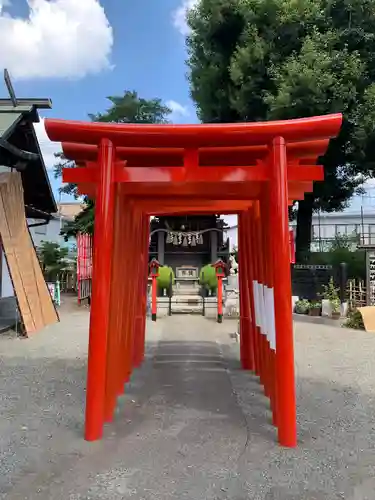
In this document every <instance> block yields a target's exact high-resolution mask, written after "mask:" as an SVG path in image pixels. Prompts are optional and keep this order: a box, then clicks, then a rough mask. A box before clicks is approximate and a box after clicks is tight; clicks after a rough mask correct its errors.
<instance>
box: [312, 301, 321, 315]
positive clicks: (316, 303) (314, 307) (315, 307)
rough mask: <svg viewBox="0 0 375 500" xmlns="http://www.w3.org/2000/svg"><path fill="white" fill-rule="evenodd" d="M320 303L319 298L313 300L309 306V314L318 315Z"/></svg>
mask: <svg viewBox="0 0 375 500" xmlns="http://www.w3.org/2000/svg"><path fill="white" fill-rule="evenodd" d="M321 310H322V303H321V301H320V300H313V301H312V302H311V304H310V307H309V316H320V313H321Z"/></svg>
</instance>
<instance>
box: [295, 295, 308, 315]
mask: <svg viewBox="0 0 375 500" xmlns="http://www.w3.org/2000/svg"><path fill="white" fill-rule="evenodd" d="M309 309H310V302H309V301H308V300H307V299H300V300H297V302H296V305H295V306H294V310H295V312H296V313H297V314H307V312H308V311H309Z"/></svg>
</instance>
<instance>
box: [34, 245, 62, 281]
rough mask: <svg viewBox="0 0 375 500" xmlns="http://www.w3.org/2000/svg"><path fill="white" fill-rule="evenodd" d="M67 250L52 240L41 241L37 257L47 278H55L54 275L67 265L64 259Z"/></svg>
mask: <svg viewBox="0 0 375 500" xmlns="http://www.w3.org/2000/svg"><path fill="white" fill-rule="evenodd" d="M68 252H69V250H68V249H67V248H65V247H61V246H60V245H59V244H58V243H54V242H52V241H42V244H41V246H40V247H39V249H38V257H39V261H40V265H41V267H42V270H43V273H44V275H45V276H46V277H48V279H56V275H57V274H58V273H59V272H61V271H62V270H64V269H66V268H67V267H68V266H69V263H68V261H67V260H66V258H67V256H68Z"/></svg>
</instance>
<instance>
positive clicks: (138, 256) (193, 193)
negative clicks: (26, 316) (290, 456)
mask: <svg viewBox="0 0 375 500" xmlns="http://www.w3.org/2000/svg"><path fill="white" fill-rule="evenodd" d="M341 123H342V116H341V115H340V114H335V115H327V116H318V117H311V118H303V119H296V120H289V121H274V122H263V123H262V122H258V123H236V124H223V125H218V124H214V125H213V124H201V125H135V124H112V123H89V122H88V123H86V122H73V121H64V120H54V119H48V120H46V122H45V126H46V131H47V134H48V136H49V138H50V139H51V140H52V141H61V142H62V147H63V151H64V154H65V156H66V157H67V158H68V159H71V160H74V161H75V162H76V165H77V166H76V168H73V169H65V170H64V173H63V179H64V181H65V182H73V183H76V184H78V187H79V192H80V193H81V194H87V195H89V196H90V197H92V198H95V200H96V205H95V238H94V258H93V284H92V298H91V317H90V334H89V356H88V375H87V395H86V398H87V399H86V427H85V438H86V439H87V440H97V439H100V438H101V437H102V433H103V426H104V423H106V422H110V421H111V420H112V419H113V414H114V410H115V407H116V403H117V398H118V396H120V395H121V394H122V393H123V391H124V384H125V383H126V382H127V381H128V380H129V378H130V376H131V373H132V370H133V368H134V367H138V366H139V365H140V364H141V362H142V360H143V357H144V345H145V326H146V289H147V278H148V244H149V217H150V216H151V215H162V214H163V215H164V214H178V213H179V214H188V213H189V214H197V215H198V214H199V215H200V214H205V213H210V214H211V213H218V214H238V217H239V224H238V228H239V232H238V235H239V236H238V239H239V265H240V269H241V273H240V332H241V335H240V342H241V363H242V367H243V368H244V369H246V370H252V371H254V372H255V373H256V374H257V375H258V376H259V377H260V381H261V383H262V384H263V386H264V391H265V394H266V395H267V396H268V397H269V398H270V405H271V409H272V414H273V423H274V425H275V426H276V427H277V431H278V439H279V443H280V444H281V445H283V446H288V447H294V446H296V444H297V429H296V396H295V375H294V348H293V325H292V301H291V278H290V249H289V224H288V205H289V204H291V203H292V202H293V201H295V200H301V199H303V198H304V194H305V193H306V192H311V191H312V187H313V181H322V180H323V177H324V176H323V167H321V166H318V165H316V163H317V158H318V157H319V156H321V155H323V154H324V153H325V152H326V149H327V146H328V143H329V140H330V138H332V137H334V136H336V135H337V134H338V132H339V130H340V127H341Z"/></svg>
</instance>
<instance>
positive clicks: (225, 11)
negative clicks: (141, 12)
mask: <svg viewBox="0 0 375 500" xmlns="http://www.w3.org/2000/svg"><path fill="white" fill-rule="evenodd" d="M188 24H189V26H190V28H191V34H190V35H189V36H188V38H187V46H188V53H189V57H188V65H189V69H190V84H191V95H192V98H193V100H194V101H195V103H196V107H197V112H198V116H199V118H200V119H201V120H202V121H203V122H237V121H260V120H271V119H289V118H300V117H308V116H314V115H321V114H327V113H334V112H343V114H344V124H343V127H342V130H341V132H340V134H339V137H338V138H337V139H334V140H332V141H331V142H330V146H329V148H328V151H327V153H326V155H325V156H324V157H323V158H322V159H320V163H321V164H323V165H324V168H325V182H319V183H318V182H317V183H315V184H314V191H313V193H312V194H309V195H306V196H305V200H304V201H301V202H299V208H298V214H297V253H298V255H302V254H303V253H304V251H306V250H307V249H308V248H309V246H310V239H311V217H312V213H313V211H314V210H317V209H322V210H325V211H335V210H342V209H343V208H345V207H346V206H347V204H348V201H349V200H350V198H351V197H352V196H353V194H355V193H356V192H359V191H360V190H361V185H362V183H363V179H364V178H366V177H367V176H370V175H372V173H373V170H374V166H375V163H374V161H375V147H374V146H375V144H374V142H375V133H374V122H375V55H374V54H375V0H299V1H298V2H296V1H295V0H200V1H199V2H198V3H197V5H196V7H195V8H193V9H192V10H191V11H190V13H189V15H188Z"/></svg>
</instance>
